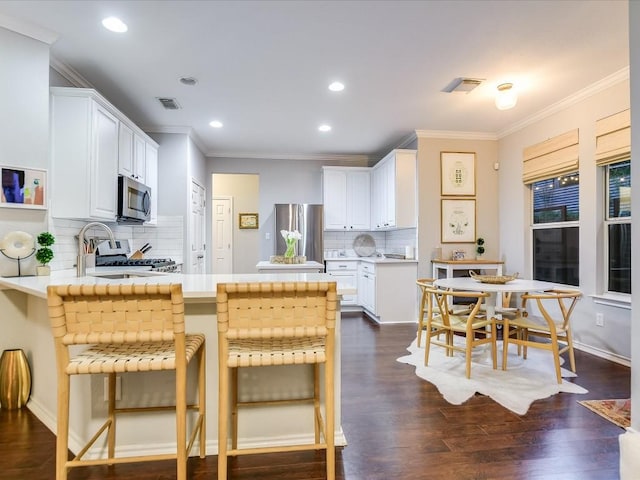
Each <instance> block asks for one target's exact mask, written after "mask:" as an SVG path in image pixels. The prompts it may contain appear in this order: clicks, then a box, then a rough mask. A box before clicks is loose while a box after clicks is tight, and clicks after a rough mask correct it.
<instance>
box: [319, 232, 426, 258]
mask: <svg viewBox="0 0 640 480" xmlns="http://www.w3.org/2000/svg"><path fill="white" fill-rule="evenodd" d="M362 233H368V234H369V235H371V237H373V240H374V241H375V243H376V251H377V252H378V253H400V254H403V255H404V253H405V247H407V246H409V247H412V248H414V249H415V247H416V229H415V228H406V229H402V230H390V231H386V232H334V231H325V232H324V250H325V252H327V251H338V255H342V256H347V257H353V256H356V253H355V252H354V251H353V241H354V239H355V238H356V237H357V236H358V235H360V234H362Z"/></svg>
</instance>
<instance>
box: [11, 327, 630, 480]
mask: <svg viewBox="0 0 640 480" xmlns="http://www.w3.org/2000/svg"><path fill="white" fill-rule="evenodd" d="M414 334H415V331H414V326H413V325H386V326H378V325H375V324H373V323H372V322H370V321H368V320H366V319H365V318H364V317H361V316H355V317H353V316H352V317H347V318H344V319H343V322H342V344H343V350H342V351H343V355H342V426H343V429H344V431H345V434H346V436H347V440H348V442H349V445H348V446H347V447H345V448H344V449H339V451H338V453H337V470H338V471H337V475H336V477H337V478H338V479H349V480H377V479H379V480H399V479H403V480H411V479H443V480H448V479H456V480H466V479H474V480H481V479H482V480H485V479H510V480H513V479H545V480H549V479H563V480H569V479H576V480H577V479H580V480H585V479H586V480H588V479H593V480H608V479H612V480H613V479H617V478H619V475H618V470H619V467H618V462H619V451H618V435H620V434H621V433H623V430H622V429H621V428H619V427H617V426H615V425H614V424H612V423H610V422H608V421H606V420H604V419H602V418H601V417H599V416H598V415H596V414H594V413H592V412H591V411H589V410H588V409H586V408H584V407H582V406H581V405H579V404H578V403H577V401H578V400H586V399H603V398H627V397H629V394H630V370H629V369H628V368H626V367H623V366H620V365H617V364H614V363H611V362H607V361H605V360H602V359H599V358H597V357H594V356H592V355H589V354H585V353H581V352H577V365H578V374H579V377H578V381H579V383H580V385H582V386H584V387H585V388H587V389H588V390H589V393H588V394H587V395H571V394H566V393H561V394H559V395H554V396H552V397H551V398H548V399H544V400H538V401H536V402H534V404H533V405H532V406H531V408H530V410H529V412H528V413H527V414H526V415H524V416H518V415H516V414H514V413H511V412H510V411H509V410H506V409H505V408H503V407H501V406H500V405H498V404H496V403H495V402H493V401H492V400H491V399H489V398H487V397H484V396H480V395H476V396H475V397H473V398H472V399H470V400H469V401H468V402H467V403H465V404H464V405H460V406H454V405H450V404H449V403H447V402H446V401H445V400H443V399H442V396H441V395H440V394H439V393H438V391H437V390H436V389H435V387H433V385H431V384H429V383H428V382H426V381H424V380H421V379H419V378H418V377H417V376H416V375H415V374H414V368H413V367H412V366H410V365H405V364H401V363H398V362H396V358H398V357H399V356H402V355H404V354H405V348H406V347H407V345H408V344H409V343H410V342H411V340H412V339H413V337H414ZM54 451H55V438H54V436H53V434H52V433H51V432H50V431H49V430H47V429H46V427H44V426H43V425H42V424H41V423H40V422H39V421H38V420H36V419H35V417H34V416H33V415H31V414H30V412H29V411H28V410H27V409H24V410H17V411H2V410H0V479H2V480H4V479H11V480H18V479H28V480H50V479H53V478H54ZM323 458H324V454H323V453H318V452H303V453H288V454H271V455H257V456H244V457H241V458H238V459H233V460H231V461H230V475H229V478H230V479H234V480H241V479H242V480H255V479H260V480H288V479H305V480H306V479H320V478H324V462H323ZM174 471H175V470H174V463H173V462H157V463H146V464H138V465H119V466H116V467H111V468H108V467H92V468H83V469H74V470H72V471H71V473H70V475H69V480H81V479H82V480H89V479H90V480H97V479H136V480H161V479H171V478H175V473H174ZM215 474H216V457H215V456H209V457H207V458H206V459H204V460H201V459H199V458H192V459H190V460H189V475H190V476H189V478H191V479H209V480H211V479H213V478H215Z"/></svg>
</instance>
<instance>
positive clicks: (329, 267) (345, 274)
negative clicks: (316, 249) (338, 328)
mask: <svg viewBox="0 0 640 480" xmlns="http://www.w3.org/2000/svg"><path fill="white" fill-rule="evenodd" d="M326 272H327V273H328V274H329V275H331V276H332V277H335V278H336V282H337V283H338V285H339V286H340V287H342V288H349V289H353V290H357V288H358V261H357V260H345V261H334V260H327V262H326ZM340 305H342V306H343V307H353V306H357V305H358V294H357V293H352V294H349V295H343V296H342V301H341V302H340Z"/></svg>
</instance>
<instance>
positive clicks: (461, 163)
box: [440, 152, 476, 197]
mask: <svg viewBox="0 0 640 480" xmlns="http://www.w3.org/2000/svg"><path fill="white" fill-rule="evenodd" d="M440 193H441V195H442V196H443V197H444V196H456V195H460V196H471V197H473V196H475V194H476V154H475V153H464V152H440Z"/></svg>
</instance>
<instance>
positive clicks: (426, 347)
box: [424, 323, 431, 367]
mask: <svg viewBox="0 0 640 480" xmlns="http://www.w3.org/2000/svg"><path fill="white" fill-rule="evenodd" d="M430 349H431V325H430V324H429V323H427V335H426V339H425V344H424V366H425V367H426V366H428V365H429V350H430Z"/></svg>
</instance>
